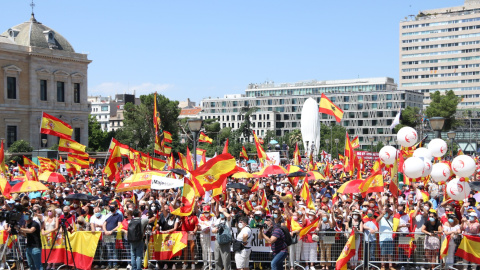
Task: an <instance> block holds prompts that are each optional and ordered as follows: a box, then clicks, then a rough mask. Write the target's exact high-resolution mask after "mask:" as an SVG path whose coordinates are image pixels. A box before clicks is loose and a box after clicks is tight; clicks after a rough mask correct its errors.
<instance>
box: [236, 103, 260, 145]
mask: <svg viewBox="0 0 480 270" xmlns="http://www.w3.org/2000/svg"><path fill="white" fill-rule="evenodd" d="M258 109H259V108H258V107H250V106H245V107H242V108H241V109H240V113H239V114H238V115H239V117H240V116H242V117H244V121H243V123H242V124H241V125H240V127H239V128H238V130H237V132H239V133H240V134H243V137H244V138H245V139H247V142H249V141H250V136H252V128H251V126H252V122H251V121H250V115H252V113H254V112H256V111H257V110H258ZM257 135H258V134H257Z"/></svg>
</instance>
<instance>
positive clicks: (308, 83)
mask: <svg viewBox="0 0 480 270" xmlns="http://www.w3.org/2000/svg"><path fill="white" fill-rule="evenodd" d="M384 83H391V84H395V82H394V80H393V79H392V78H389V77H378V78H358V79H348V80H329V81H317V80H310V81H299V82H295V83H280V84H275V83H274V82H264V83H260V84H258V83H251V84H249V85H248V87H247V90H246V91H253V90H258V89H273V88H296V87H314V86H336V85H339V86H340V85H354V84H384Z"/></svg>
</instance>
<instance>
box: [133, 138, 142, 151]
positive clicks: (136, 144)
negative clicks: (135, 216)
mask: <svg viewBox="0 0 480 270" xmlns="http://www.w3.org/2000/svg"><path fill="white" fill-rule="evenodd" d="M133 142H134V143H135V150H137V148H138V143H139V142H140V141H139V140H138V139H135V140H134V141H133Z"/></svg>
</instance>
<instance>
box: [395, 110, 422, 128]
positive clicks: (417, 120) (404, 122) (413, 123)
mask: <svg viewBox="0 0 480 270" xmlns="http://www.w3.org/2000/svg"><path fill="white" fill-rule="evenodd" d="M400 118H401V119H400V124H399V125H397V126H396V127H395V129H394V133H397V132H398V131H399V130H400V129H401V128H402V127H405V126H408V127H412V128H416V127H417V126H419V125H420V124H421V121H422V116H421V115H420V108H418V107H411V106H407V107H406V108H405V109H403V110H402V114H401V117H400Z"/></svg>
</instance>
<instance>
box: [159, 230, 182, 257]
mask: <svg viewBox="0 0 480 270" xmlns="http://www.w3.org/2000/svg"><path fill="white" fill-rule="evenodd" d="M187 238H188V237H187V232H172V233H168V234H163V233H161V234H156V235H154V236H153V254H152V259H153V260H170V259H171V258H172V257H175V256H179V255H181V251H182V249H184V248H185V247H186V246H187Z"/></svg>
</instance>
